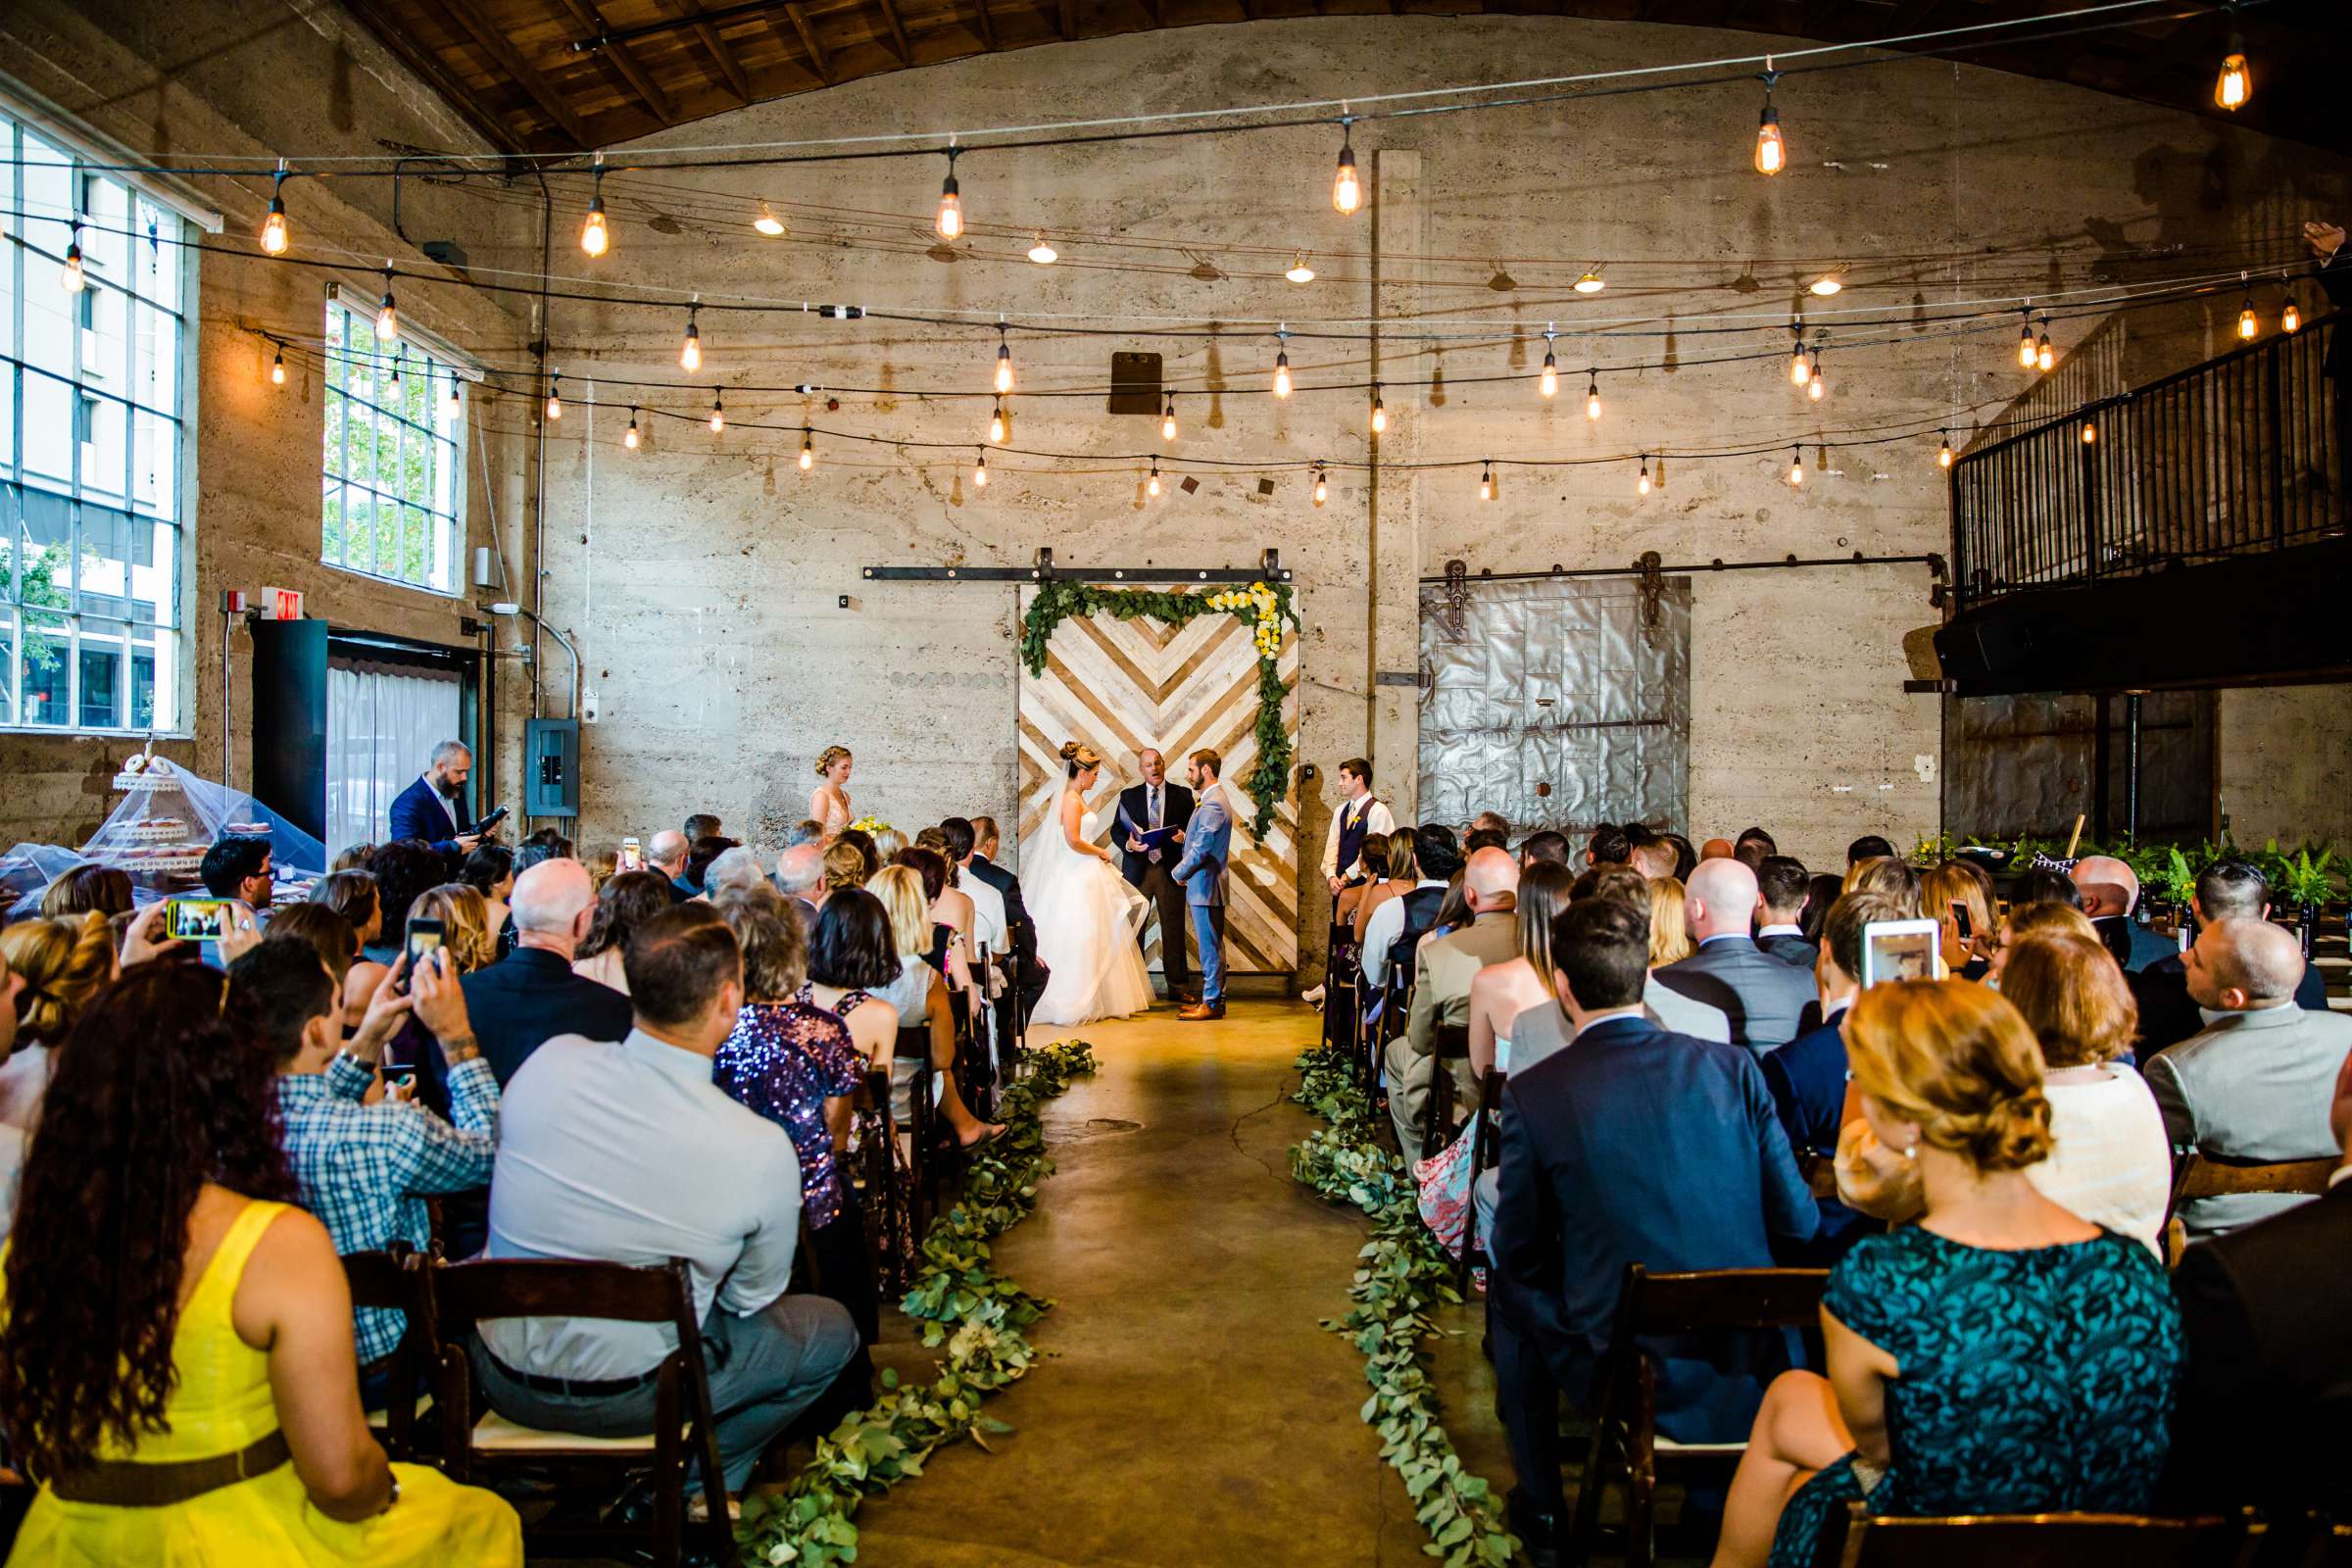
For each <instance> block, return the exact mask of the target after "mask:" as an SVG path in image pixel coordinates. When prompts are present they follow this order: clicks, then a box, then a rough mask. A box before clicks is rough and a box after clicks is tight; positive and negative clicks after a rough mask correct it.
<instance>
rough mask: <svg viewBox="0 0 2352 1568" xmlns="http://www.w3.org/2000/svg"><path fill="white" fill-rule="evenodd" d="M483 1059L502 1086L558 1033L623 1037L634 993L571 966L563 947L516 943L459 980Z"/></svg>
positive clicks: (629, 1025)
mask: <svg viewBox="0 0 2352 1568" xmlns="http://www.w3.org/2000/svg"><path fill="white" fill-rule="evenodd" d="M459 984H461V985H462V986H463V987H464V988H465V991H466V1015H467V1016H468V1017H470V1018H471V1019H472V1020H473V1038H474V1042H475V1044H477V1045H479V1046H480V1047H481V1048H482V1059H483V1060H484V1061H487V1062H488V1063H490V1071H491V1074H492V1075H493V1076H494V1077H496V1078H497V1079H498V1085H499V1087H500V1088H501V1089H504V1088H505V1087H506V1086H507V1080H508V1079H510V1078H512V1077H514V1076H515V1068H517V1067H519V1066H521V1065H522V1064H523V1061H524V1060H525V1059H526V1058H527V1057H528V1056H529V1055H530V1054H531V1053H532V1052H534V1051H537V1050H538V1049H539V1048H540V1047H541V1046H543V1045H545V1044H546V1043H547V1042H548V1041H550V1040H553V1039H554V1038H555V1037H556V1036H558V1035H584V1036H586V1037H587V1038H588V1039H590V1040H623V1039H626V1038H627V1037H628V1033H629V1030H630V1029H631V1028H632V1027H634V1009H633V1008H631V1007H630V1005H629V999H628V998H627V997H625V996H622V995H621V994H620V993H619V992H617V991H615V990H613V988H612V987H611V986H605V985H598V984H597V983H596V982H595V981H593V980H589V979H585V978H583V977H582V976H579V975H576V974H573V973H572V972H571V965H570V964H569V963H566V962H565V961H564V956H563V955H562V954H560V953H550V952H548V951H547V949H545V948H516V949H515V951H514V952H513V953H510V954H508V955H507V956H505V957H503V958H501V959H499V960H498V961H497V962H496V963H494V964H491V965H489V966H488V967H487V968H481V969H476V970H474V971H473V973H471V974H469V975H467V976H466V978H465V979H464V980H462V981H460V982H459Z"/></svg>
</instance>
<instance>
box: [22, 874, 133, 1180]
mask: <svg viewBox="0 0 2352 1568" xmlns="http://www.w3.org/2000/svg"><path fill="white" fill-rule="evenodd" d="M0 956H5V957H6V958H7V960H8V970H9V972H10V973H11V974H12V975H14V976H15V977H16V982H17V984H18V986H19V990H18V991H17V1000H16V1027H17V1036H16V1040H17V1044H16V1051H15V1054H12V1055H11V1056H10V1057H9V1058H8V1061H7V1064H6V1065H4V1066H0V1126H8V1127H17V1128H22V1129H23V1130H24V1131H25V1132H27V1133H29V1132H31V1131H32V1127H33V1123H35V1122H37V1121H38V1120H40V1116H41V1099H42V1097H43V1096H44V1095H46V1094H47V1093H48V1090H49V1081H50V1079H51V1078H52V1077H53V1076H54V1075H55V1074H56V1072H57V1058H58V1054H59V1052H60V1050H61V1049H62V1048H63V1047H64V1045H65V1043H66V1037H67V1036H69V1035H71V1034H72V1033H73V1026H74V1024H75V1023H77V1022H79V1021H80V1018H81V1014H82V1011H83V1009H84V1008H86V1007H87V1006H88V1005H90V1001H91V999H92V998H93V997H95V996H96V995H97V994H98V991H99V988H100V987H102V986H104V985H105V984H106V983H107V981H108V980H110V979H112V978H113V977H114V973H115V932H114V927H112V926H111V925H109V924H108V923H107V917H106V916H105V915H103V914H101V913H98V912H97V911H95V910H92V911H91V912H90V913H88V914H83V915H76V916H73V917H71V918H68V919H62V920H20V921H18V922H17V923H16V924H15V925H12V926H10V927H8V929H6V930H5V931H0Z"/></svg>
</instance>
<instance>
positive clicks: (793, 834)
mask: <svg viewBox="0 0 2352 1568" xmlns="http://www.w3.org/2000/svg"><path fill="white" fill-rule="evenodd" d="M824 842H825V824H824V823H822V822H819V821H818V820H817V819H816V818H815V817H813V816H804V817H802V818H801V819H800V820H799V821H798V822H795V823H793V825H792V826H790V827H788V828H786V829H785V830H784V847H785V848H786V849H788V850H797V849H799V848H800V847H801V846H802V845H804V844H814V845H816V846H818V847H819V848H822V847H823V845H824Z"/></svg>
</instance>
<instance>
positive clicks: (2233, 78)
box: [2213, 3, 2254, 114]
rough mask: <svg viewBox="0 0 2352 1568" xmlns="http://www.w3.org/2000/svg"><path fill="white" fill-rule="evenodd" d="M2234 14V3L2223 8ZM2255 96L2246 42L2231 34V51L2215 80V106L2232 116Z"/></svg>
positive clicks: (2233, 33) (2224, 59)
mask: <svg viewBox="0 0 2352 1568" xmlns="http://www.w3.org/2000/svg"><path fill="white" fill-rule="evenodd" d="M2223 9H2224V10H2226V11H2229V12H2230V13H2232V14H2234V13H2235V12H2236V10H2237V7H2236V5H2235V4H2234V3H2232V4H2230V5H2228V6H2225V7H2223ZM2253 96H2254V73H2253V72H2251V71H2249V70H2248V69H2247V68H2246V41H2245V40H2244V39H2243V38H2241V37H2239V36H2238V35H2237V34H2236V33H2235V32H2231V33H2230V34H2229V52H2228V53H2227V54H2225V55H2223V56H2222V71H2221V74H2220V75H2218V76H2216V77H2214V79H2213V106H2214V107H2215V108H2216V109H2227V110H2229V112H2230V113H2231V114H2235V113H2236V112H2237V111H2238V110H2240V109H2243V108H2245V107H2246V100H2247V99H2249V98H2251V97H2253Z"/></svg>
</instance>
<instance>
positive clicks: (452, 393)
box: [449, 370, 466, 419]
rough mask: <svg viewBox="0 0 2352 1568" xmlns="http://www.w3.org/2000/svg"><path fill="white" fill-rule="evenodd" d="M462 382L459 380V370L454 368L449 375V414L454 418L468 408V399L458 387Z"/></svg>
mask: <svg viewBox="0 0 2352 1568" xmlns="http://www.w3.org/2000/svg"><path fill="white" fill-rule="evenodd" d="M460 384H461V383H460V382H459V380H458V375H457V372H456V371H455V370H452V371H451V372H450V376H449V417H451V418H453V419H454V418H456V417H458V416H459V415H460V414H461V413H463V412H464V411H465V408H466V400H465V399H464V398H463V397H461V396H460V395H459V393H458V387H459V385H460Z"/></svg>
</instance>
